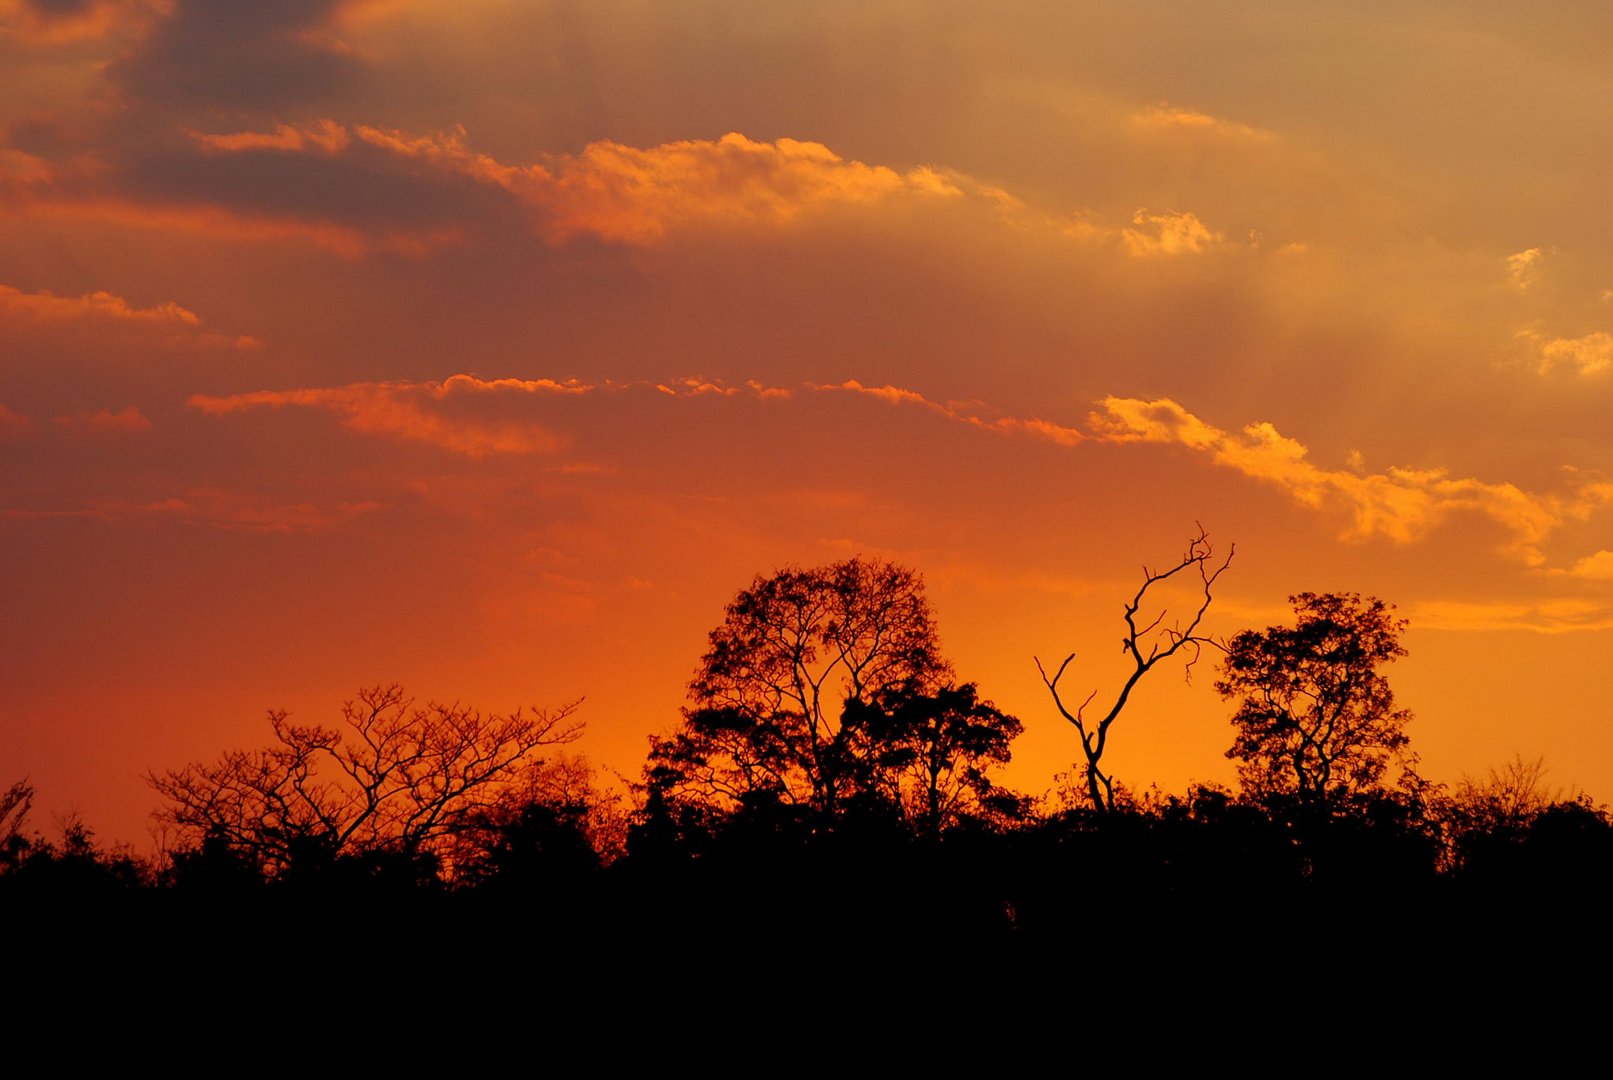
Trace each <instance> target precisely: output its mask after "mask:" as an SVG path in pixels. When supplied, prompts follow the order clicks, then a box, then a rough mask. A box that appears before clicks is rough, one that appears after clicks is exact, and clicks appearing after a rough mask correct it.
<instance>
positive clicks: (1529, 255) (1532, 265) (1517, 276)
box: [1507, 247, 1545, 292]
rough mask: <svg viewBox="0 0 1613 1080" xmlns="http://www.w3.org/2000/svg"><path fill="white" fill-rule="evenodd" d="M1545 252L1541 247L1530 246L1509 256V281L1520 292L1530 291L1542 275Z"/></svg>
mask: <svg viewBox="0 0 1613 1080" xmlns="http://www.w3.org/2000/svg"><path fill="white" fill-rule="evenodd" d="M1544 258H1545V253H1544V252H1542V251H1541V250H1540V249H1539V248H1537V247H1533V248H1529V249H1528V250H1527V251H1520V252H1517V253H1516V254H1513V255H1508V256H1507V281H1508V282H1510V283H1511V285H1512V287H1513V288H1514V289H1516V290H1517V291H1518V292H1528V291H1529V287H1530V286H1531V285H1533V284H1534V283H1535V282H1536V281H1537V280H1538V279H1539V277H1540V263H1541V260H1543V259H1544Z"/></svg>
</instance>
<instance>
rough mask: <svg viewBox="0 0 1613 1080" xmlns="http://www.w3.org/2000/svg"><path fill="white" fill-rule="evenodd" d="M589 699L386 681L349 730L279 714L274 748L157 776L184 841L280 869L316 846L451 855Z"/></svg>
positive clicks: (350, 717) (572, 735)
mask: <svg viewBox="0 0 1613 1080" xmlns="http://www.w3.org/2000/svg"><path fill="white" fill-rule="evenodd" d="M580 704H581V702H580V701H577V702H572V703H571V704H569V705H564V706H561V707H560V708H558V709H552V710H547V709H534V710H533V711H531V712H530V713H529V712H525V711H522V710H520V709H517V710H516V711H515V712H513V713H511V714H509V715H507V716H500V715H497V714H492V713H488V714H484V713H481V712H479V711H477V710H475V709H472V708H468V707H466V706H462V705H459V704H457V703H456V704H453V705H443V704H439V703H437V702H430V703H428V704H426V705H425V706H423V707H422V706H416V705H415V702H414V699H413V698H410V697H408V696H406V695H405V693H404V691H403V688H402V687H400V686H398V685H396V684H393V685H391V686H377V687H372V688H370V689H366V690H361V691H360V692H359V694H358V697H357V698H356V699H355V700H353V701H348V702H345V703H344V704H343V706H342V722H341V726H340V727H339V728H327V727H322V726H319V725H313V726H303V725H299V724H293V723H291V722H290V721H289V720H288V718H287V714H286V713H285V712H283V711H277V712H271V713H270V714H269V723H270V726H271V727H272V728H273V729H274V735H275V744H274V745H272V746H270V747H268V748H266V749H263V750H251V751H231V752H228V753H226V754H225V755H224V756H223V757H222V758H220V759H219V760H218V762H217V763H215V764H212V765H203V764H191V765H187V766H185V767H184V768H183V769H178V770H170V771H168V772H165V773H162V774H161V775H158V774H155V773H151V774H148V775H147V780H148V782H149V783H150V784H151V786H152V787H154V788H156V789H157V791H158V792H159V793H160V794H161V795H162V796H163V797H164V798H165V799H167V800H168V805H167V806H166V807H164V808H163V809H161V810H159V811H157V815H156V816H157V818H158V820H159V822H160V823H162V824H163V825H166V826H171V827H172V828H173V829H174V831H175V833H176V835H177V836H178V837H179V839H180V840H181V841H182V842H192V843H200V842H202V841H204V840H210V841H213V842H215V843H216V842H223V843H225V844H227V845H229V846H230V847H231V848H232V849H235V850H237V851H239V852H242V853H244V854H247V855H249V856H250V857H252V858H253V859H254V860H255V861H256V862H258V863H259V864H260V865H261V866H262V867H263V868H264V870H265V871H266V872H268V873H270V874H274V873H277V872H279V871H282V870H284V869H285V868H286V867H287V866H289V865H290V864H291V863H292V862H294V861H295V860H296V859H297V858H298V857H299V855H302V854H306V853H309V852H311V851H312V852H318V853H321V854H323V855H326V856H331V857H334V856H337V855H346V854H358V853H375V852H383V851H389V852H401V853H404V854H408V855H420V854H424V855H428V856H432V857H441V856H442V855H443V854H444V852H445V850H446V847H445V844H446V841H447V840H448V839H449V838H451V837H452V835H453V834H454V832H455V831H456V830H457V829H458V828H459V827H460V826H461V825H462V824H463V823H464V822H465V821H466V819H467V817H468V816H470V815H473V814H481V813H483V812H485V811H486V810H487V809H488V808H489V807H490V806H492V805H494V804H496V803H497V802H498V801H499V800H500V799H501V798H503V797H505V795H506V794H507V793H508V792H509V791H511V790H515V789H517V788H518V786H519V785H520V784H521V783H522V782H523V781H525V780H526V779H527V778H528V777H527V774H528V773H529V772H530V771H531V770H532V769H534V768H536V767H537V766H538V765H539V764H540V763H541V760H542V759H541V757H540V756H539V755H540V752H541V750H542V748H543V747H546V746H552V745H555V744H560V743H568V742H571V741H572V740H573V739H576V738H577V737H578V736H579V735H581V734H582V725H581V723H579V722H575V721H573V720H572V715H573V714H574V713H575V712H576V710H577V708H578V706H579V705H580Z"/></svg>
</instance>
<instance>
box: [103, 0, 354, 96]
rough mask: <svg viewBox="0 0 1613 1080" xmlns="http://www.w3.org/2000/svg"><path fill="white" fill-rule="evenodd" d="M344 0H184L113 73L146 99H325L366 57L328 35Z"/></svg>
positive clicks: (111, 71)
mask: <svg viewBox="0 0 1613 1080" xmlns="http://www.w3.org/2000/svg"><path fill="white" fill-rule="evenodd" d="M340 6H341V4H340V3H339V0H275V2H272V3H263V2H259V0H177V2H176V3H175V5H174V9H173V13H172V15H170V16H169V17H168V18H167V19H165V20H163V21H162V22H160V23H158V24H157V25H156V26H155V27H154V28H153V30H152V32H151V34H150V36H149V37H148V38H147V39H146V40H145V42H144V44H143V45H142V46H141V47H140V49H139V50H138V51H136V52H135V53H134V54H132V55H131V56H129V57H127V58H126V59H124V60H121V61H119V62H118V63H116V64H114V65H113V66H112V68H111V69H110V74H111V76H112V78H113V79H114V81H116V82H117V83H118V84H120V85H121V86H122V87H123V88H124V89H125V90H127V91H128V92H129V93H131V94H132V95H134V96H135V97H137V98H140V99H142V100H144V101H147V102H151V103H157V104H162V105H168V106H177V107H181V108H184V107H191V106H202V107H216V108H222V109H274V108H279V107H285V106H288V105H292V104H297V103H303V102H310V101H319V100H324V99H327V98H329V97H331V96H332V95H334V94H335V93H337V92H338V91H340V90H341V89H343V88H344V87H346V86H348V85H349V84H350V82H351V80H352V79H353V77H354V76H355V75H356V74H357V72H358V70H359V68H360V64H359V62H358V61H357V60H356V59H354V58H353V57H352V56H351V55H349V54H347V53H346V52H345V51H344V50H343V49H342V47H341V46H340V44H339V43H338V42H337V41H335V40H334V39H333V38H328V37H325V36H322V33H321V32H322V31H324V30H326V29H327V28H328V27H329V25H330V22H331V19H332V17H333V16H334V14H335V13H336V11H337V10H338V9H339V8H340Z"/></svg>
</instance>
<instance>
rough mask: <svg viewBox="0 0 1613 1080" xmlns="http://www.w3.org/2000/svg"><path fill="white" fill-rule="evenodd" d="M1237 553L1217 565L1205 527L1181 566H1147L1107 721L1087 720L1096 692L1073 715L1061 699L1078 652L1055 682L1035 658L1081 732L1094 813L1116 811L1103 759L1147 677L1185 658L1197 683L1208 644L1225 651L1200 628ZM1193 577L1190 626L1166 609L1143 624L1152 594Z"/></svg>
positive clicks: (1130, 608) (1132, 607)
mask: <svg viewBox="0 0 1613 1080" xmlns="http://www.w3.org/2000/svg"><path fill="white" fill-rule="evenodd" d="M1236 550H1237V546H1236V545H1232V546H1230V547H1228V548H1227V555H1226V558H1224V559H1222V560H1221V561H1220V562H1219V563H1217V562H1216V561H1215V550H1214V548H1213V547H1212V546H1211V545H1210V537H1209V534H1208V533H1206V532H1205V531H1204V527H1203V526H1202V525H1201V526H1199V531H1198V535H1197V536H1195V537H1193V538H1192V539H1191V540H1189V541H1188V545H1187V551H1186V553H1185V554H1184V555H1183V556H1182V557H1181V559H1180V560H1179V561H1178V562H1177V563H1176V564H1175V565H1173V566H1170V567H1168V568H1166V569H1163V570H1156V569H1151V568H1150V567H1148V566H1147V565H1146V564H1144V566H1143V583H1142V584H1141V585H1140V586H1138V588H1137V591H1136V593H1135V594H1133V596H1132V598H1131V600H1130V601H1128V602H1127V604H1126V635H1125V637H1123V638H1122V639H1121V641H1120V648H1121V651H1122V652H1124V653H1126V654H1128V655H1129V656H1130V657H1131V660H1132V671H1131V674H1130V675H1129V676H1128V677H1127V679H1126V681H1125V683H1124V685H1122V686H1121V688H1120V693H1119V694H1117V695H1116V696H1115V699H1114V704H1112V705H1110V706H1109V709H1108V711H1107V712H1105V713H1104V714H1103V716H1102V717H1101V718H1098V719H1096V720H1094V719H1091V718H1089V717H1088V716H1087V707H1088V706H1090V705H1091V704H1092V702H1093V700H1094V699H1096V698H1097V696H1098V692H1097V691H1096V690H1093V691H1092V692H1091V693H1090V694H1088V695H1087V697H1086V700H1085V701H1083V702H1082V703H1081V705H1080V706H1079V707H1078V708H1077V709H1076V710H1075V711H1074V712H1073V713H1072V712H1071V711H1070V710H1069V708H1068V706H1066V705H1065V703H1064V698H1063V697H1062V696H1061V695H1060V694H1059V680H1060V679H1062V678H1063V677H1064V672H1065V670H1066V669H1067V668H1068V667H1069V666H1070V662H1071V661H1072V660H1074V659H1075V654H1074V653H1071V654H1070V655H1069V656H1066V657H1065V658H1064V662H1063V663H1062V664H1060V665H1059V667H1058V670H1057V671H1056V672H1054V673H1053V675H1052V677H1051V678H1050V677H1049V676H1048V674H1047V669H1046V668H1044V667H1043V666H1042V661H1041V659H1040V658H1034V659H1036V670H1037V671H1039V672H1040V673H1041V676H1042V682H1043V683H1045V684H1046V685H1047V689H1048V692H1049V693H1051V694H1052V695H1053V704H1054V705H1056V706H1058V710H1059V713H1060V714H1061V715H1062V716H1063V717H1064V719H1066V720H1068V721H1069V722H1070V723H1071V724H1073V725H1075V730H1076V733H1077V734H1078V735H1080V737H1081V752H1082V754H1083V755H1085V757H1086V766H1085V779H1086V785H1087V796H1088V798H1090V799H1091V800H1092V808H1093V809H1094V810H1096V811H1099V812H1108V811H1112V810H1113V809H1114V808H1115V785H1114V777H1113V776H1112V775H1110V774H1109V773H1106V772H1104V771H1103V767H1102V765H1103V754H1104V751H1105V750H1107V749H1108V746H1109V729H1110V728H1112V727H1113V726H1114V722H1115V721H1116V720H1118V719H1119V718H1120V714H1121V712H1122V711H1124V709H1125V707H1126V702H1127V701H1129V700H1130V699H1131V692H1132V691H1133V690H1134V689H1136V687H1137V684H1138V683H1139V682H1141V681H1142V678H1143V676H1144V675H1147V674H1148V673H1149V672H1150V671H1152V670H1153V669H1154V667H1155V665H1157V664H1159V663H1161V662H1163V661H1165V660H1169V659H1170V658H1171V657H1173V656H1175V655H1177V654H1178V653H1180V654H1182V655H1183V656H1184V658H1185V659H1186V662H1187V663H1186V674H1187V677H1188V678H1189V679H1191V678H1192V673H1193V665H1194V664H1196V663H1198V659H1199V653H1200V651H1201V650H1202V649H1203V647H1204V646H1205V645H1214V646H1216V647H1218V648H1224V646H1223V645H1222V643H1221V642H1220V641H1219V640H1218V639H1216V638H1214V637H1210V636H1208V635H1205V634H1201V633H1200V632H1199V625H1200V624H1201V623H1202V622H1203V621H1204V613H1205V612H1206V611H1208V610H1209V609H1210V599H1211V596H1210V591H1211V588H1212V587H1213V586H1214V585H1215V582H1216V580H1217V579H1218V578H1220V576H1221V575H1222V574H1223V573H1224V572H1225V571H1226V569H1227V567H1228V566H1230V565H1231V564H1232V556H1233V553H1234V552H1235V551H1236ZM1192 573H1197V575H1198V578H1199V586H1200V587H1199V590H1198V599H1197V600H1196V607H1195V608H1194V610H1193V615H1192V618H1190V619H1188V620H1186V622H1185V623H1184V622H1183V621H1182V620H1181V619H1177V620H1175V621H1173V622H1172V623H1171V624H1170V625H1168V626H1167V625H1165V618H1166V615H1167V614H1168V610H1167V609H1166V608H1164V607H1161V608H1160V609H1159V613H1158V614H1156V615H1154V616H1153V618H1151V619H1148V621H1147V622H1143V621H1142V618H1143V616H1142V615H1141V614H1140V613H1141V612H1142V609H1143V605H1144V603H1145V602H1146V601H1147V599H1148V592H1149V590H1150V589H1152V588H1154V587H1155V586H1157V585H1160V584H1161V583H1163V582H1168V581H1170V580H1171V579H1172V578H1175V577H1177V576H1178V575H1182V574H1192Z"/></svg>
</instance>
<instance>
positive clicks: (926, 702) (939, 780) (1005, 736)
mask: <svg viewBox="0 0 1613 1080" xmlns="http://www.w3.org/2000/svg"><path fill="white" fill-rule="evenodd" d="M689 696H690V699H691V703H692V704H691V707H690V708H688V709H686V710H685V711H684V722H683V724H682V726H681V727H680V729H679V730H678V731H677V732H676V733H675V734H673V735H672V736H669V737H667V738H656V739H652V741H651V754H650V770H649V776H650V784H651V787H652V788H655V789H657V790H658V791H659V792H661V794H662V795H663V796H666V795H668V794H670V795H672V796H673V797H675V798H677V799H681V800H692V801H694V802H696V803H700V804H704V805H706V806H709V807H715V808H717V809H720V810H732V809H736V808H738V807H739V806H740V805H742V804H744V805H749V806H752V807H760V806H762V805H763V804H764V803H766V802H767V801H769V800H777V801H778V802H780V803H783V804H785V805H791V806H796V807H801V808H805V809H807V810H810V811H812V812H816V813H822V814H825V815H828V816H831V817H832V816H834V815H836V814H838V813H840V812H841V811H843V810H844V809H846V807H847V806H848V804H849V803H851V802H853V801H859V802H863V803H867V802H874V803H882V804H884V805H886V806H892V807H899V806H900V805H902V799H903V793H904V792H906V793H908V794H912V793H913V792H914V791H915V790H916V786H915V785H916V783H917V777H918V776H919V774H920V773H923V772H928V771H930V770H932V769H933V773H932V780H933V783H934V787H935V798H934V806H935V814H934V817H933V818H930V817H929V809H928V806H929V803H928V802H927V801H926V803H925V806H924V808H923V809H919V810H918V813H919V817H921V818H925V819H927V820H931V821H932V822H940V821H942V820H943V819H944V818H945V817H946V815H947V814H948V813H950V812H952V810H953V809H954V808H955V800H954V798H953V796H954V795H955V794H956V792H955V790H954V783H953V782H954V780H957V781H958V782H959V783H962V782H963V773H960V772H957V771H956V769H955V765H956V763H957V762H959V761H961V760H963V758H968V759H969V763H966V764H964V765H963V766H962V768H963V771H964V772H965V773H966V772H967V770H968V769H969V768H971V767H974V768H978V769H979V770H981V778H982V779H983V778H984V772H983V770H984V768H985V766H986V764H987V763H989V762H992V761H995V760H1002V759H1006V756H1007V750H1006V743H1007V741H1008V740H1009V739H1011V738H1012V737H1013V734H1014V733H1017V721H1012V718H1009V717H1005V716H1004V715H1003V714H1002V713H1000V712H998V711H997V710H995V709H993V708H992V707H991V706H990V705H989V704H982V703H981V702H979V700H978V698H977V696H976V691H975V690H974V688H973V686H972V685H968V686H964V687H956V686H953V685H952V682H951V671H950V669H949V668H948V666H947V664H946V663H945V662H944V661H943V660H942V659H941V655H940V644H939V641H938V640H937V637H936V631H935V623H934V618H933V617H932V615H931V612H930V606H929V602H928V601H927V600H926V599H925V597H924V585H923V581H922V580H921V579H920V577H919V575H918V574H916V573H915V572H914V571H912V570H909V569H907V568H906V567H902V566H898V565H896V564H894V563H891V562H885V561H881V560H866V559H861V558H853V559H848V560H846V561H844V562H839V563H835V564H833V565H830V566H823V567H814V568H811V569H805V570H802V569H795V568H790V569H785V570H781V571H779V572H778V573H776V574H774V575H773V576H771V577H765V578H764V577H761V576H758V577H757V578H756V579H755V580H754V581H753V582H752V583H751V586H750V587H749V588H747V589H745V590H743V591H742V592H740V593H739V595H738V596H736V597H735V598H734V599H733V600H732V601H731V602H730V603H729V604H728V606H727V609H726V611H725V614H724V618H723V621H722V623H721V624H720V625H719V626H718V627H717V628H716V629H714V630H713V631H712V632H711V637H710V647H709V648H708V650H707V652H706V655H705V656H704V657H703V658H702V660H701V663H700V667H699V669H698V671H696V673H695V677H694V679H693V680H692V681H691V682H690V684H689ZM926 711H927V715H926ZM993 725H996V726H997V727H998V729H999V731H1000V732H1001V733H1002V738H1001V740H1000V745H999V744H998V743H997V742H994V741H993V740H991V739H982V738H981V736H980V735H979V734H978V729H980V728H983V727H991V726H993ZM971 732H972V734H971ZM999 754H1000V755H1001V757H1000V758H999V757H997V756H996V755H999ZM960 755H962V757H960ZM926 761H927V762H929V764H925V763H924V762H926ZM915 770H917V771H916V772H915ZM904 777H905V780H904ZM977 790H984V788H981V787H979V786H978V785H977ZM925 799H926V800H928V795H927V794H926V795H925Z"/></svg>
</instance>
